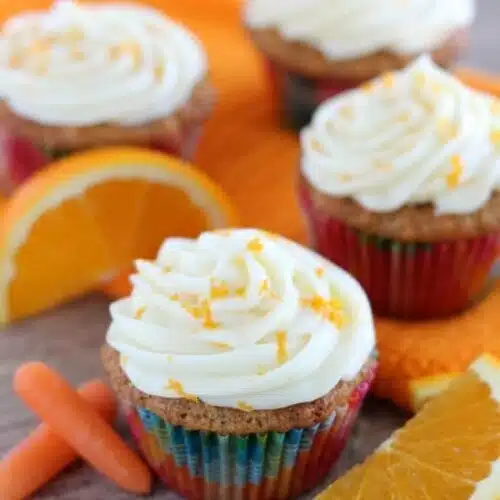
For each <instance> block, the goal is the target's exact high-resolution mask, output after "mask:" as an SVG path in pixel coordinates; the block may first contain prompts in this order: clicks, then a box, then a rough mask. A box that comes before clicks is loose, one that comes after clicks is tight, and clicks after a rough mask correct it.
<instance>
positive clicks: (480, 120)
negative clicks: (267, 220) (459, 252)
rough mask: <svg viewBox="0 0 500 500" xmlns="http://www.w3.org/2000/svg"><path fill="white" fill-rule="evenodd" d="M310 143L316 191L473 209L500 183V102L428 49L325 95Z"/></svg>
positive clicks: (307, 162) (388, 203)
mask: <svg viewBox="0 0 500 500" xmlns="http://www.w3.org/2000/svg"><path fill="white" fill-rule="evenodd" d="M301 143H302V171H303V173H304V175H305V176H306V178H307V179H308V180H309V182H310V183H311V184H312V185H313V186H314V187H315V188H316V189H318V190H319V191H321V192H323V193H326V194H328V195H331V196H335V197H352V198H354V199H355V200H357V201H358V203H359V204H360V205H362V206H363V207H364V208H366V209H368V210H370V211H374V212H391V211H395V210H398V209H399V208H401V207H403V206H404V205H411V204H424V203H433V204H434V206H435V209H436V213H438V214H468V213H473V212H475V211H476V210H478V209H479V208H481V207H482V206H483V205H484V204H485V203H486V202H487V201H488V200H489V199H490V197H491V195H492V194H493V193H494V192H495V191H497V190H498V189H499V188H500V101H499V100H498V99H496V98H493V97H491V96H488V95H486V94H482V93H480V92H477V91H475V90H473V89H470V88H468V87H466V86H465V85H464V84H463V83H462V82H460V81H459V80H458V79H456V78H455V77H454V76H453V75H451V74H449V73H447V72H445V71H443V70H441V69H440V68H438V67H437V66H435V65H434V63H433V62H432V61H431V59H430V58H429V57H428V56H422V57H421V58H419V59H418V60H417V61H415V62H414V63H413V64H412V65H410V66H409V67H407V68H406V69H405V70H403V71H401V72H398V73H395V74H387V75H384V76H382V77H381V78H378V79H376V80H374V81H373V82H370V83H368V84H367V85H365V86H364V87H363V88H360V89H356V90H353V91H350V92H348V93H345V94H342V95H340V96H338V97H335V98H333V99H331V100H329V101H327V102H325V103H323V104H322V105H321V106H320V108H319V109H318V110H317V112H316V113H315V115H314V117H313V121H312V124H311V125H310V126H309V127H308V128H306V129H304V130H303V132H302V136H301Z"/></svg>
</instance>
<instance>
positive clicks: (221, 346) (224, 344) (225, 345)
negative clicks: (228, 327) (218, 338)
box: [210, 342, 231, 349]
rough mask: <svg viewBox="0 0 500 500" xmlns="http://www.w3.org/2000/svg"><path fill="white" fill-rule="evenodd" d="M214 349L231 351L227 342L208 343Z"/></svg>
mask: <svg viewBox="0 0 500 500" xmlns="http://www.w3.org/2000/svg"><path fill="white" fill-rule="evenodd" d="M210 343H211V344H212V345H213V346H214V347H217V348H219V349H231V344H228V343H227V342H210Z"/></svg>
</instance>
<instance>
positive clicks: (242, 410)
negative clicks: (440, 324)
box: [102, 229, 376, 500]
mask: <svg viewBox="0 0 500 500" xmlns="http://www.w3.org/2000/svg"><path fill="white" fill-rule="evenodd" d="M131 281H132V284H133V292H132V294H131V296H130V297H129V298H126V299H124V300H121V301H119V302H116V303H114V304H113V305H112V306H111V316H112V323H111V326H110V328H109V331H108V335H107V345H106V346H105V347H103V351H102V354H103V356H102V357H103V362H104V366H105V369H106V371H107V373H108V374H109V377H110V379H111V383H112V386H113V389H114V390H115V392H116V393H117V395H118V398H119V400H120V401H121V402H122V403H123V407H124V409H125V411H126V414H127V417H128V422H129V424H130V429H131V431H132V434H133V436H134V437H135V439H136V441H137V443H138V446H139V448H140V449H141V450H142V453H143V454H144V456H145V458H146V460H147V461H148V462H149V464H150V465H151V467H152V468H153V469H154V470H155V471H156V472H157V474H158V475H159V476H160V478H161V479H162V480H163V481H164V482H165V483H166V484H167V485H168V486H169V487H170V488H171V489H173V490H175V491H177V492H179V493H180V494H182V495H184V496H185V497H187V498H193V499H198V498H199V499H202V498H213V499H221V498H228V499H229V498H231V499H233V498H239V499H242V500H245V499H254V500H259V499H264V498H291V497H295V496H297V495H299V494H300V493H301V492H303V491H305V490H308V489H310V488H313V487H314V486H316V485H317V484H318V483H319V482H320V481H321V479H322V478H323V477H324V476H325V475H326V474H327V472H328V471H329V470H330V468H331V467H332V465H333V464H334V463H335V461H336V459H337V457H338V455H339V453H340V451H341V450H342V448H343V447H344V444H345V442H346V439H347V437H348V434H349V430H350V429H351V427H352V425H353V423H354V421H355V419H356V416H357V413H358V411H359V408H360V405H361V403H362V401H363V399H364V397H365V395H366V393H367V391H368V389H369V387H370V385H371V382H372V379H373V377H374V370H375V367H376V359H375V357H374V354H373V350H374V328H373V322H372V316H371V311H370V306H369V303H368V300H367V299H366V296H365V294H364V292H363V290H362V288H361V287H360V286H359V284H358V283H357V282H356V281H355V280H354V279H353V278H351V277H350V276H349V275H348V274H346V273H345V272H344V271H342V270H340V269H339V268H337V267H336V266H334V265H333V264H331V263H329V262H328V261H326V260H325V259H323V258H321V257H320V256H318V255H316V254H314V253H313V252H311V251H310V250H306V249H305V248H302V247H300V246H298V245H297V244H294V243H292V242H290V241H288V240H285V239H283V238H280V237H277V236H274V235H269V234H268V233H264V232H262V231H256V230H250V229H242V230H233V231H223V232H209V233H204V234H202V235H201V236H200V237H199V239H197V240H190V239H177V238H170V239H168V240H167V241H166V243H165V244H164V245H163V247H162V248H161V249H160V252H159V255H158V257H157V260H156V262H146V261H138V262H137V274H135V275H134V276H132V278H131Z"/></svg>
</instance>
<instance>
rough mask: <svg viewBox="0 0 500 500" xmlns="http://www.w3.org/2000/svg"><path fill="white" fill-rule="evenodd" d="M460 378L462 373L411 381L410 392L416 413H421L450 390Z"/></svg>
mask: <svg viewBox="0 0 500 500" xmlns="http://www.w3.org/2000/svg"><path fill="white" fill-rule="evenodd" d="M458 376H460V373H446V374H444V375H436V376H434V377H425V378H420V379H417V380H412V381H410V383H409V390H410V397H411V406H412V410H413V411H414V412H417V411H419V410H420V409H421V408H422V407H423V406H424V404H425V403H427V402H428V401H429V400H430V399H432V398H435V397H436V396H437V395H439V394H441V393H442V392H444V391H445V390H446V389H448V387H449V386H450V384H451V383H452V382H453V381H454V380H455V379H456V378H457V377H458Z"/></svg>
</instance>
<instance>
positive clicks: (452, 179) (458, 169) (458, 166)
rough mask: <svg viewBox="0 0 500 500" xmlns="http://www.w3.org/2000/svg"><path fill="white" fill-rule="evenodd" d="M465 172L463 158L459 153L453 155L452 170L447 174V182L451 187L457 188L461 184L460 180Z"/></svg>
mask: <svg viewBox="0 0 500 500" xmlns="http://www.w3.org/2000/svg"><path fill="white" fill-rule="evenodd" d="M463 172H464V165H463V161H462V158H461V157H460V156H459V155H453V156H452V157H451V171H450V173H449V174H448V175H447V176H446V183H447V184H448V187H449V188H450V189H455V188H456V187H457V186H459V185H460V180H461V177H462V174H463Z"/></svg>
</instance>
